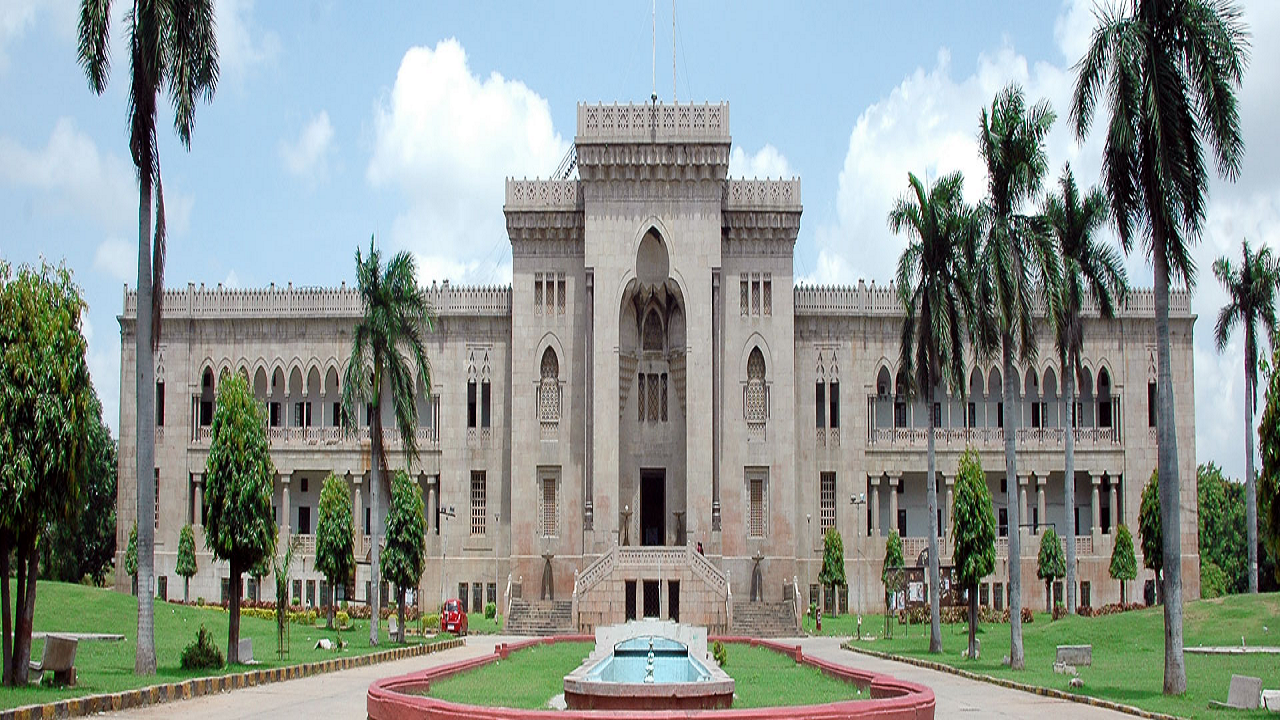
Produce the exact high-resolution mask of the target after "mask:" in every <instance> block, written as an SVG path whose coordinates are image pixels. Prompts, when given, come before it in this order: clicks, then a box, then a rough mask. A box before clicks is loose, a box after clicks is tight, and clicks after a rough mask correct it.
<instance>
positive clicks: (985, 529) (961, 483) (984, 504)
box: [952, 449, 996, 658]
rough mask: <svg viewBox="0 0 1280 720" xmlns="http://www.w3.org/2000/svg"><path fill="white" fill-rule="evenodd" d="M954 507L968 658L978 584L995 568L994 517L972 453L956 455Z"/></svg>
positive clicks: (972, 652) (973, 649)
mask: <svg viewBox="0 0 1280 720" xmlns="http://www.w3.org/2000/svg"><path fill="white" fill-rule="evenodd" d="M955 493H956V495H955V499H954V501H953V503H954V507H953V510H952V512H953V513H954V514H955V530H954V532H955V551H954V558H953V560H954V562H955V566H956V581H957V582H959V583H960V585H961V586H962V587H964V588H965V589H966V590H968V592H969V657H970V658H976V657H977V656H978V639H977V638H978V584H979V583H981V582H982V578H984V577H986V576H988V575H990V574H991V573H992V572H994V571H995V568H996V518H995V512H994V510H993V509H992V507H993V506H992V504H991V491H990V490H989V489H988V488H987V476H986V473H984V472H983V471H982V462H981V461H980V460H979V458H978V454H977V453H976V452H974V451H973V450H971V449H970V450H965V452H964V455H961V456H960V468H959V472H958V473H957V475H956V489H955Z"/></svg>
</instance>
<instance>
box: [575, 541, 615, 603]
mask: <svg viewBox="0 0 1280 720" xmlns="http://www.w3.org/2000/svg"><path fill="white" fill-rule="evenodd" d="M617 550H618V546H617V545H610V546H609V549H608V550H606V551H605V552H604V554H603V555H601V556H600V557H598V558H596V559H595V560H594V561H593V562H592V563H591V564H590V565H588V566H586V567H585V568H583V570H582V573H581V575H579V579H578V590H577V591H578V593H579V594H580V595H586V594H587V593H589V592H591V590H592V588H594V587H595V586H596V585H598V584H599V583H600V581H601V580H604V579H605V578H606V577H608V576H609V574H610V573H611V572H613V565H614V560H615V557H616V553H617Z"/></svg>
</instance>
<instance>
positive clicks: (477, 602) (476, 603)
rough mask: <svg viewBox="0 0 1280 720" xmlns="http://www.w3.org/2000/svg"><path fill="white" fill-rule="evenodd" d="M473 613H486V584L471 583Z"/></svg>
mask: <svg viewBox="0 0 1280 720" xmlns="http://www.w3.org/2000/svg"><path fill="white" fill-rule="evenodd" d="M471 612H473V613H482V612H484V584H483V583H471Z"/></svg>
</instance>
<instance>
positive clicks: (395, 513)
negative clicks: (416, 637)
mask: <svg viewBox="0 0 1280 720" xmlns="http://www.w3.org/2000/svg"><path fill="white" fill-rule="evenodd" d="M422 513H423V508H422V492H421V491H420V490H419V489H418V485H417V483H415V482H413V481H412V480H410V479H409V476H408V475H406V474H405V472H404V471H403V470H401V471H399V472H397V473H396V477H395V480H394V482H393V483H392V485H391V512H390V513H388V514H387V549H386V552H384V553H383V554H382V573H383V575H384V576H385V577H386V579H387V580H388V581H389V582H392V583H395V586H396V614H397V615H398V616H399V621H400V622H399V623H398V624H397V626H396V631H397V637H396V642H404V597H405V591H406V590H407V589H409V588H411V587H417V585H418V581H419V580H420V579H422V559H423V554H424V552H425V550H426V547H425V542H426V538H425V535H424V533H425V532H426V519H425V518H423V516H422Z"/></svg>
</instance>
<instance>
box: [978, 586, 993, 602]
mask: <svg viewBox="0 0 1280 720" xmlns="http://www.w3.org/2000/svg"><path fill="white" fill-rule="evenodd" d="M978 604H979V605H984V606H985V605H990V604H991V583H982V584H981V585H979V586H978Z"/></svg>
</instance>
